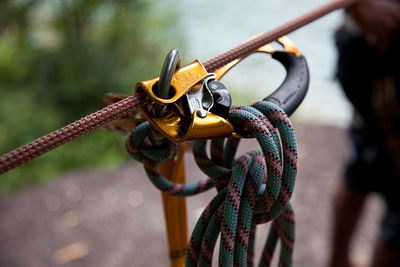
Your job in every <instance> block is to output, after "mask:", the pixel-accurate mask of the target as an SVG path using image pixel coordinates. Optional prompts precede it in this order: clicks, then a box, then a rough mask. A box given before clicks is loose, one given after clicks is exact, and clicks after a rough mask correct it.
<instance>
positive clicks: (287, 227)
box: [126, 101, 297, 266]
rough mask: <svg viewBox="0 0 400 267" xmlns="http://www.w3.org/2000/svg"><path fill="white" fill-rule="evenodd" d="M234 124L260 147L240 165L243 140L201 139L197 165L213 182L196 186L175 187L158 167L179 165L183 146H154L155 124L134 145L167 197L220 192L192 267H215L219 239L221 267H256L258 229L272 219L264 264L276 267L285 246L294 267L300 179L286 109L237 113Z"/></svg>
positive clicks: (198, 231)
mask: <svg viewBox="0 0 400 267" xmlns="http://www.w3.org/2000/svg"><path fill="white" fill-rule="evenodd" d="M228 120H229V121H230V122H231V123H232V124H233V126H234V128H235V129H246V131H248V132H251V134H252V135H253V136H254V137H255V138H256V140H257V142H258V143H259V145H260V149H256V150H253V151H249V152H246V153H244V154H243V155H241V156H239V157H238V158H237V159H235V154H236V151H237V149H238V145H239V140H240V139H238V138H234V137H230V138H225V139H214V140H211V142H207V140H199V141H196V142H195V143H194V145H193V154H194V158H195V161H196V163H197V164H198V166H199V168H200V169H201V170H202V171H203V172H204V173H205V174H206V175H207V176H208V177H209V178H205V179H201V180H198V181H196V182H194V183H189V184H177V183H173V182H171V181H169V180H167V179H166V178H165V177H163V176H162V175H161V174H160V172H159V170H158V167H157V164H158V163H162V162H166V161H168V160H173V159H174V157H175V155H176V153H177V151H178V149H179V145H177V144H173V143H171V142H169V141H165V142H164V143H163V144H162V145H159V146H156V145H153V144H152V142H151V139H150V137H149V135H150V126H149V123H148V122H146V123H142V124H140V125H139V126H137V127H136V129H135V130H134V131H133V132H132V133H131V134H130V135H129V136H128V139H127V143H126V147H127V150H128V152H129V153H130V154H131V155H132V156H133V157H134V158H136V159H138V160H140V161H141V162H142V163H143V165H144V169H145V171H146V173H147V176H148V177H149V179H150V181H151V182H152V183H153V184H154V185H155V186H156V187H157V188H158V189H160V190H161V191H163V192H166V193H168V194H171V195H175V196H190V195H194V194H197V193H199V192H202V191H205V190H207V189H209V188H211V187H213V186H214V185H215V186H216V189H217V195H216V196H215V197H214V198H213V200H212V201H211V202H210V204H209V205H208V206H207V207H206V208H205V210H204V211H203V213H202V214H201V216H200V218H199V220H198V222H197V224H196V226H195V228H194V230H193V233H192V236H191V239H190V242H189V245H188V250H187V255H186V266H199V265H200V266H211V264H212V258H213V253H214V247H215V244H216V241H217V238H218V236H219V235H221V242H220V247H219V265H220V266H253V256H254V240H255V232H256V226H257V225H258V224H264V223H266V222H269V221H272V227H271V230H270V233H269V235H268V238H267V242H266V245H265V248H264V252H263V254H262V259H261V261H260V266H269V264H270V262H271V258H272V254H273V250H274V249H275V247H276V245H277V241H278V240H280V241H281V242H280V244H281V245H280V249H281V253H280V260H279V264H280V266H291V263H292V252H293V244H294V231H295V229H294V213H293V209H292V208H291V205H290V203H289V200H290V198H291V196H292V193H293V187H294V182H295V178H296V173H297V145H296V138H295V135H294V129H293V126H292V124H291V122H290V120H289V118H288V116H287V115H286V114H285V112H284V111H283V110H282V109H280V108H279V107H278V106H276V105H275V104H273V103H270V102H266V101H261V102H257V103H254V104H252V105H250V106H237V107H232V108H231V110H230V113H229V116H228ZM208 144H209V149H208V147H207V146H208ZM208 151H209V152H208Z"/></svg>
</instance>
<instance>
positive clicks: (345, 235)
mask: <svg viewBox="0 0 400 267" xmlns="http://www.w3.org/2000/svg"><path fill="white" fill-rule="evenodd" d="M366 197H367V193H364V192H360V191H357V190H354V189H351V188H349V187H348V186H347V185H345V184H341V185H340V186H339V187H338V189H337V190H336V192H335V196H334V202H333V225H332V239H331V251H330V261H329V262H328V266H329V267H350V266H352V264H351V261H350V257H349V248H350V243H351V239H352V237H353V233H354V230H355V227H356V225H357V222H358V219H359V217H360V214H361V212H362V209H363V206H364V203H365V200H366Z"/></svg>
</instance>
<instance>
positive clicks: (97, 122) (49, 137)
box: [0, 96, 142, 175]
mask: <svg viewBox="0 0 400 267" xmlns="http://www.w3.org/2000/svg"><path fill="white" fill-rule="evenodd" d="M141 99H142V98H141V97H139V96H130V97H127V98H125V99H123V100H121V101H118V102H117V103H114V104H112V105H109V106H107V107H104V108H103V109H101V110H98V111H97V112H95V113H92V114H89V115H87V116H85V117H83V118H82V119H80V120H77V121H75V122H72V123H70V124H69V125H67V126H65V127H63V128H61V129H58V130H56V131H53V132H51V133H49V134H46V135H44V136H42V137H40V138H38V139H36V140H34V141H33V142H31V143H28V144H26V145H24V146H21V147H19V148H17V149H15V150H13V151H10V152H8V153H6V154H4V155H2V156H0V175H1V174H3V173H5V172H7V171H9V170H11V169H13V168H16V167H18V166H21V165H23V164H25V163H27V162H29V161H31V160H33V159H34V158H36V157H39V156H40V155H42V154H44V153H46V152H48V151H50V150H52V149H55V148H57V147H59V146H61V145H64V144H66V143H68V142H71V141H72V140H74V139H76V138H78V137H80V136H82V135H85V134H87V133H90V132H92V131H93V130H95V129H97V128H99V127H101V126H104V125H106V124H107V123H109V122H111V121H113V120H116V119H119V118H121V117H124V116H126V115H127V114H129V113H130V112H132V111H134V110H136V108H137V107H138V106H139V105H140V104H141V102H142V101H141Z"/></svg>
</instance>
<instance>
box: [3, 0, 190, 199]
mask: <svg viewBox="0 0 400 267" xmlns="http://www.w3.org/2000/svg"><path fill="white" fill-rule="evenodd" d="M160 5H161V6H160ZM173 7H174V1H168V3H165V4H162V3H157V2H156V1H155V0H154V1H153V0H132V1H128V0H114V1H111V0H90V1H87V0H47V1H46V0H14V1H11V0H2V1H1V2H0V154H3V153H6V152H8V151H9V150H12V149H14V148H16V147H18V146H20V145H22V144H25V143H27V142H29V141H32V140H33V139H35V138H37V137H39V136H41V135H43V134H46V133H48V132H50V131H52V130H55V129H57V128H59V127H62V126H64V125H65V124H68V123H70V122H72V121H74V120H76V119H79V118H80V117H82V116H83V115H85V114H87V113H91V112H93V111H95V110H97V109H99V108H101V106H102V97H103V95H104V93H105V92H121V93H124V94H132V90H133V86H134V84H135V83H136V81H138V80H143V79H146V78H150V77H153V76H154V75H156V74H157V73H158V72H159V70H160V68H161V63H160V62H162V60H163V58H164V57H165V54H166V53H167V51H168V50H169V49H170V48H172V47H175V46H177V43H179V48H181V49H182V44H181V41H180V40H181V39H180V36H179V35H178V33H179V32H180V31H179V30H178V28H179V27H180V26H179V21H178V20H177V17H178V16H177V14H176V12H177V11H176V10H174V9H173ZM127 159H128V156H127V153H126V152H125V151H124V137H123V136H118V135H116V134H114V133H110V132H106V131H102V130H98V131H95V132H94V133H92V134H90V135H88V136H85V137H82V138H80V139H78V140H76V141H74V142H72V143H70V144H68V145H66V146H63V147H61V148H58V149H57V150H56V151H54V152H53V153H49V154H47V155H45V156H43V157H41V158H39V159H36V160H34V161H33V162H31V163H29V164H27V165H25V166H24V167H22V168H18V169H15V170H13V171H11V172H9V173H7V174H5V175H2V176H1V177H0V178H1V179H0V193H6V192H10V191H13V190H16V189H18V188H21V187H22V186H24V185H27V184H32V183H36V182H39V181H43V180H48V179H50V178H52V177H54V176H55V175H56V174H57V173H59V172H61V171H65V170H68V169H71V168H77V167H82V166H94V167H100V166H101V167H102V168H107V167H112V166H115V165H116V164H120V163H122V162H123V161H125V160H127Z"/></svg>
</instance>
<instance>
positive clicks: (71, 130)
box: [0, 0, 357, 175]
mask: <svg viewBox="0 0 400 267" xmlns="http://www.w3.org/2000/svg"><path fill="white" fill-rule="evenodd" d="M355 2H357V0H332V1H330V2H328V3H326V4H324V5H321V6H320V7H318V8H316V9H314V10H312V11H310V12H308V13H306V14H304V15H302V16H300V17H298V18H295V19H293V20H291V21H289V22H287V23H285V24H283V25H281V26H279V27H277V28H275V29H273V30H271V31H268V32H265V33H262V34H259V35H257V36H255V37H253V38H250V39H249V40H248V41H245V42H244V43H242V44H240V45H238V46H236V47H235V48H233V49H231V50H229V51H227V52H225V53H223V54H221V55H218V56H216V57H214V58H212V59H210V60H208V61H206V62H204V63H203V65H204V67H205V69H206V70H207V71H208V72H213V71H215V70H216V69H218V68H220V67H222V66H225V65H226V64H228V63H229V62H231V61H233V60H235V59H237V58H241V57H243V56H246V55H248V54H250V53H252V52H253V51H255V50H256V49H258V48H259V47H261V46H263V45H265V44H267V43H270V42H271V41H273V40H276V39H277V38H279V37H281V36H283V35H285V34H288V33H290V32H292V31H294V30H296V29H298V28H300V27H302V26H304V25H306V24H308V23H310V22H312V21H314V20H316V19H318V18H320V17H322V16H324V15H326V14H328V13H330V12H332V11H334V10H337V9H340V8H344V7H347V6H349V5H351V4H353V3H355ZM140 98H141V97H139V96H130V97H127V98H125V99H123V100H121V101H119V102H117V103H114V104H112V105H110V106H108V107H105V108H103V109H102V110H99V111H97V112H95V113H92V114H90V115H87V116H86V117H84V118H82V119H80V120H77V121H75V122H73V123H71V124H69V125H67V126H65V127H63V128H61V129H59V130H56V131H54V132H51V133H49V134H47V135H45V136H42V137H40V138H38V139H36V140H34V141H32V142H31V143H28V144H26V145H24V146H21V147H19V148H17V149H15V150H13V151H10V152H8V153H6V154H4V155H2V156H0V175H1V174H3V173H5V172H7V171H9V170H12V169H14V168H16V167H18V166H21V165H23V164H25V163H27V162H29V161H31V160H33V159H35V158H36V157H38V156H40V155H43V154H44V153H46V152H49V151H51V150H53V149H55V148H57V147H59V146H61V145H64V144H66V143H68V142H70V141H72V140H74V139H76V138H78V137H80V136H82V135H85V134H87V133H90V132H92V131H93V130H95V129H97V128H99V127H102V126H104V125H106V124H108V123H109V122H111V121H113V120H117V119H120V118H122V117H124V116H126V115H127V114H129V113H132V112H134V111H135V110H136V109H137V107H138V106H141V105H143V104H144V103H141V101H140V100H141V99H140Z"/></svg>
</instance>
